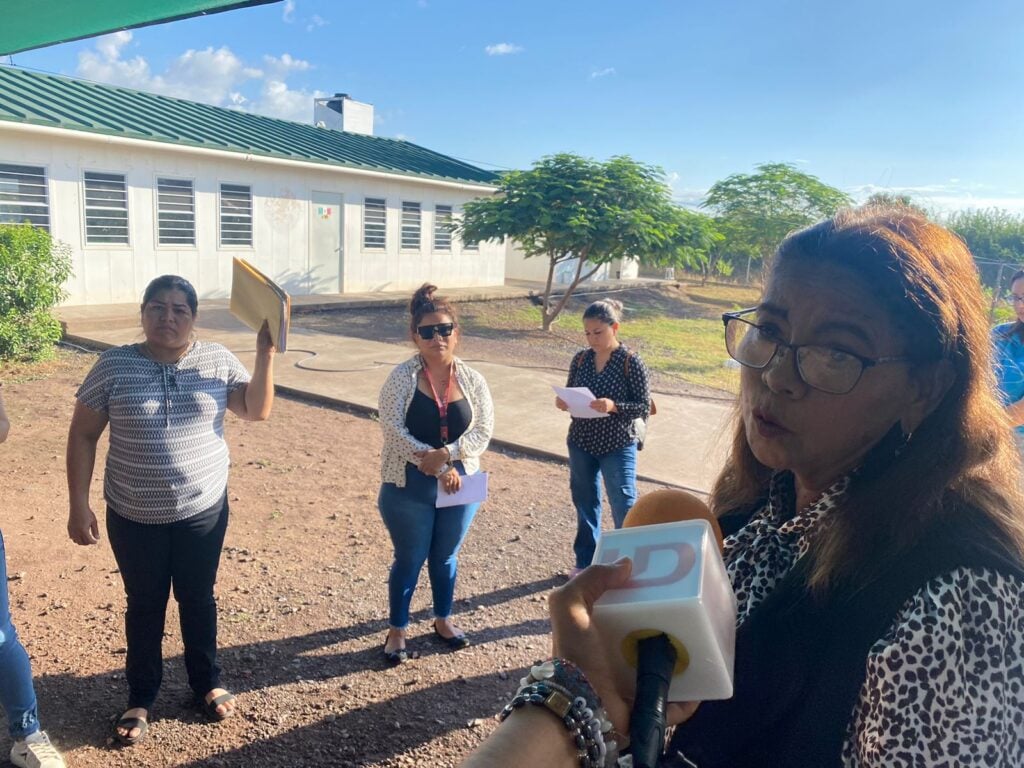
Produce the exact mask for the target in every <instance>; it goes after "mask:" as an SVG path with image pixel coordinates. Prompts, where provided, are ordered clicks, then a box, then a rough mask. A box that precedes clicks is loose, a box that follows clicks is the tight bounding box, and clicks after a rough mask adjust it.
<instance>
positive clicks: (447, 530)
mask: <svg viewBox="0 0 1024 768" xmlns="http://www.w3.org/2000/svg"><path fill="white" fill-rule="evenodd" d="M456 468H457V469H458V470H459V474H465V472H464V471H463V469H462V465H461V464H460V463H458V462H456ZM436 502H437V478H436V477H428V476H427V475H424V474H423V473H422V472H420V471H419V470H418V469H416V467H414V466H413V465H412V464H407V465H406V467H405V487H404V488H399V487H398V486H397V485H395V484H394V483H383V484H382V485H381V487H380V495H379V496H378V497H377V507H378V508H379V509H380V516H381V517H382V518H384V525H385V526H387V529H388V533H390V534H391V543H392V544H394V546H395V561H394V562H393V563H392V564H391V576H390V578H389V579H388V602H389V608H390V613H389V617H388V622H389V623H390V625H391V626H392V627H394V628H395V629H405V628H406V627H407V626H408V625H409V604H410V603H411V602H412V595H413V592H415V591H416V582H417V581H419V577H420V570H421V569H422V568H423V563H424V562H426V563H427V573H428V574H429V575H430V589H431V592H432V593H433V597H434V616H435V617H436V618H439V619H447V618H448V617H449V616H451V614H452V601H453V599H454V596H455V575H456V572H457V569H458V562H457V560H456V557H457V556H458V554H459V547H461V546H462V540H463V539H465V538H466V532H467V531H468V530H469V524H470V523H471V522H473V515H475V514H476V511H477V509H478V508H479V506H480V505H479V504H464V505H462V506H459V507H443V508H441V509H438V508H437V507H435V506H434V504H435V503H436Z"/></svg>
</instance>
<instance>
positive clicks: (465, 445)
mask: <svg viewBox="0 0 1024 768" xmlns="http://www.w3.org/2000/svg"><path fill="white" fill-rule="evenodd" d="M422 368H423V361H422V359H421V358H420V356H419V355H415V356H413V357H411V358H409V359H408V360H406V361H405V362H404V363H401V364H399V365H397V366H395V369H394V370H393V371H391V374H390V375H389V376H388V378H387V381H385V382H384V386H383V387H381V390H380V399H379V400H378V402H377V411H378V413H379V415H380V428H381V430H382V431H383V433H384V447H383V448H382V449H381V455H380V458H381V461H380V474H381V481H382V482H385V483H394V484H395V485H396V486H398V487H399V488H404V487H405V465H406V464H417V463H418V462H417V459H416V457H415V456H414V455H413V454H414V453H415V452H416V451H429V450H431V446H429V445H427V444H426V443H423V442H420V441H419V440H417V439H416V438H415V437H413V436H412V435H411V434H410V433H409V430H408V429H407V428H406V426H405V417H406V414H407V413H408V411H409V406H410V405H411V404H412V398H413V396H414V395H415V394H416V379H417V377H418V376H419V372H420V370H421V369H422ZM455 376H456V378H457V380H458V382H459V388H460V389H461V390H462V394H463V395H464V396H465V398H466V401H467V402H468V403H469V409H470V414H471V416H470V420H469V426H468V427H467V428H466V431H465V432H464V433H463V434H462V436H461V437H459V439H458V440H456V441H455V442H454V443H448V444H447V445H446V446H445V447H446V448H447V449H448V450H449V451H450V452H451V457H452V458H451V460H452V461H461V462H462V466H463V467H464V468H465V470H466V474H468V475H472V474H475V473H476V472H478V471H479V469H480V455H481V454H482V453H483V452H484V451H486V450H487V444H488V443H490V442H491V433H492V432H493V431H494V405H493V403H492V402H491V392H490V390H489V389H488V388H487V382H486V381H484V377H483V376H481V375H480V374H479V373H478V372H477V371H475V370H473V369H472V368H470V367H469V366H468V365H466V364H465V363H463V362H462V361H461V360H459V359H458V358H455Z"/></svg>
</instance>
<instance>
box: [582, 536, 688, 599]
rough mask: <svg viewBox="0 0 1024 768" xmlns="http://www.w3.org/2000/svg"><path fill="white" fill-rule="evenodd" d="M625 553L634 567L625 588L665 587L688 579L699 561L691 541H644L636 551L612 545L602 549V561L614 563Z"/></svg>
mask: <svg viewBox="0 0 1024 768" xmlns="http://www.w3.org/2000/svg"><path fill="white" fill-rule="evenodd" d="M623 555H626V556H628V557H629V558H630V559H631V560H632V561H633V570H632V572H631V573H630V576H629V581H627V582H626V583H625V584H624V585H623V589H641V588H643V587H662V586H665V585H666V584H675V583H676V582H677V581H681V580H682V579H685V578H686V576H687V574H689V573H690V571H692V570H693V566H694V565H695V564H696V563H697V550H696V549H694V548H693V545H692V544H690V543H689V542H688V541H675V542H664V543H657V544H640V545H638V546H637V547H636V549H634V550H633V552H625V551H620V550H619V549H618V548H617V547H608V548H607V549H604V550H603V551H602V552H601V561H600V562H602V563H614V562H615V561H616V560H618V559H619V558H620V557H622V556H623Z"/></svg>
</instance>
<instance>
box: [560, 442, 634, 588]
mask: <svg viewBox="0 0 1024 768" xmlns="http://www.w3.org/2000/svg"><path fill="white" fill-rule="evenodd" d="M601 475H604V487H605V489H607V491H608V503H609V504H610V505H611V508H612V521H613V522H614V523H615V527H616V528H621V527H622V521H623V520H624V519H625V518H626V513H627V512H629V510H630V509H631V508H632V507H633V504H635V503H636V443H632V444H630V445H627V446H626V447H625V448H620V449H618V450H617V451H612V452H611V453H606V454H603V455H601V456H594V455H593V454H591V453H587V452H586V451H584V450H583V449H582V448H577V447H576V446H575V445H573V444H572V443H569V489H570V490H571V491H572V503H573V504H574V505H575V506H576V541H575V542H573V545H572V548H573V552H574V553H575V554H576V567H577V568H586V567H587V566H588V565H590V561H591V560H593V559H594V550H595V549H596V548H597V539H598V537H600V535H601Z"/></svg>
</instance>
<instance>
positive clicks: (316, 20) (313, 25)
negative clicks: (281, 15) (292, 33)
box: [306, 13, 331, 32]
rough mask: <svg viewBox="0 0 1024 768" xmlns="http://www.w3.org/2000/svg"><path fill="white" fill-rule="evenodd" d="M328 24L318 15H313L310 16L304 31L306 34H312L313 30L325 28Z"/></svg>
mask: <svg viewBox="0 0 1024 768" xmlns="http://www.w3.org/2000/svg"><path fill="white" fill-rule="evenodd" d="M330 23H331V22H329V21H328V20H327V19H325V18H324V17H323V16H321V15H320V14H317V13H314V14H313V15H312V16H310V17H309V23H308V24H307V25H306V31H307V32H312V31H313V30H314V29H319V28H320V27H326V26H327V25H328V24H330Z"/></svg>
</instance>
